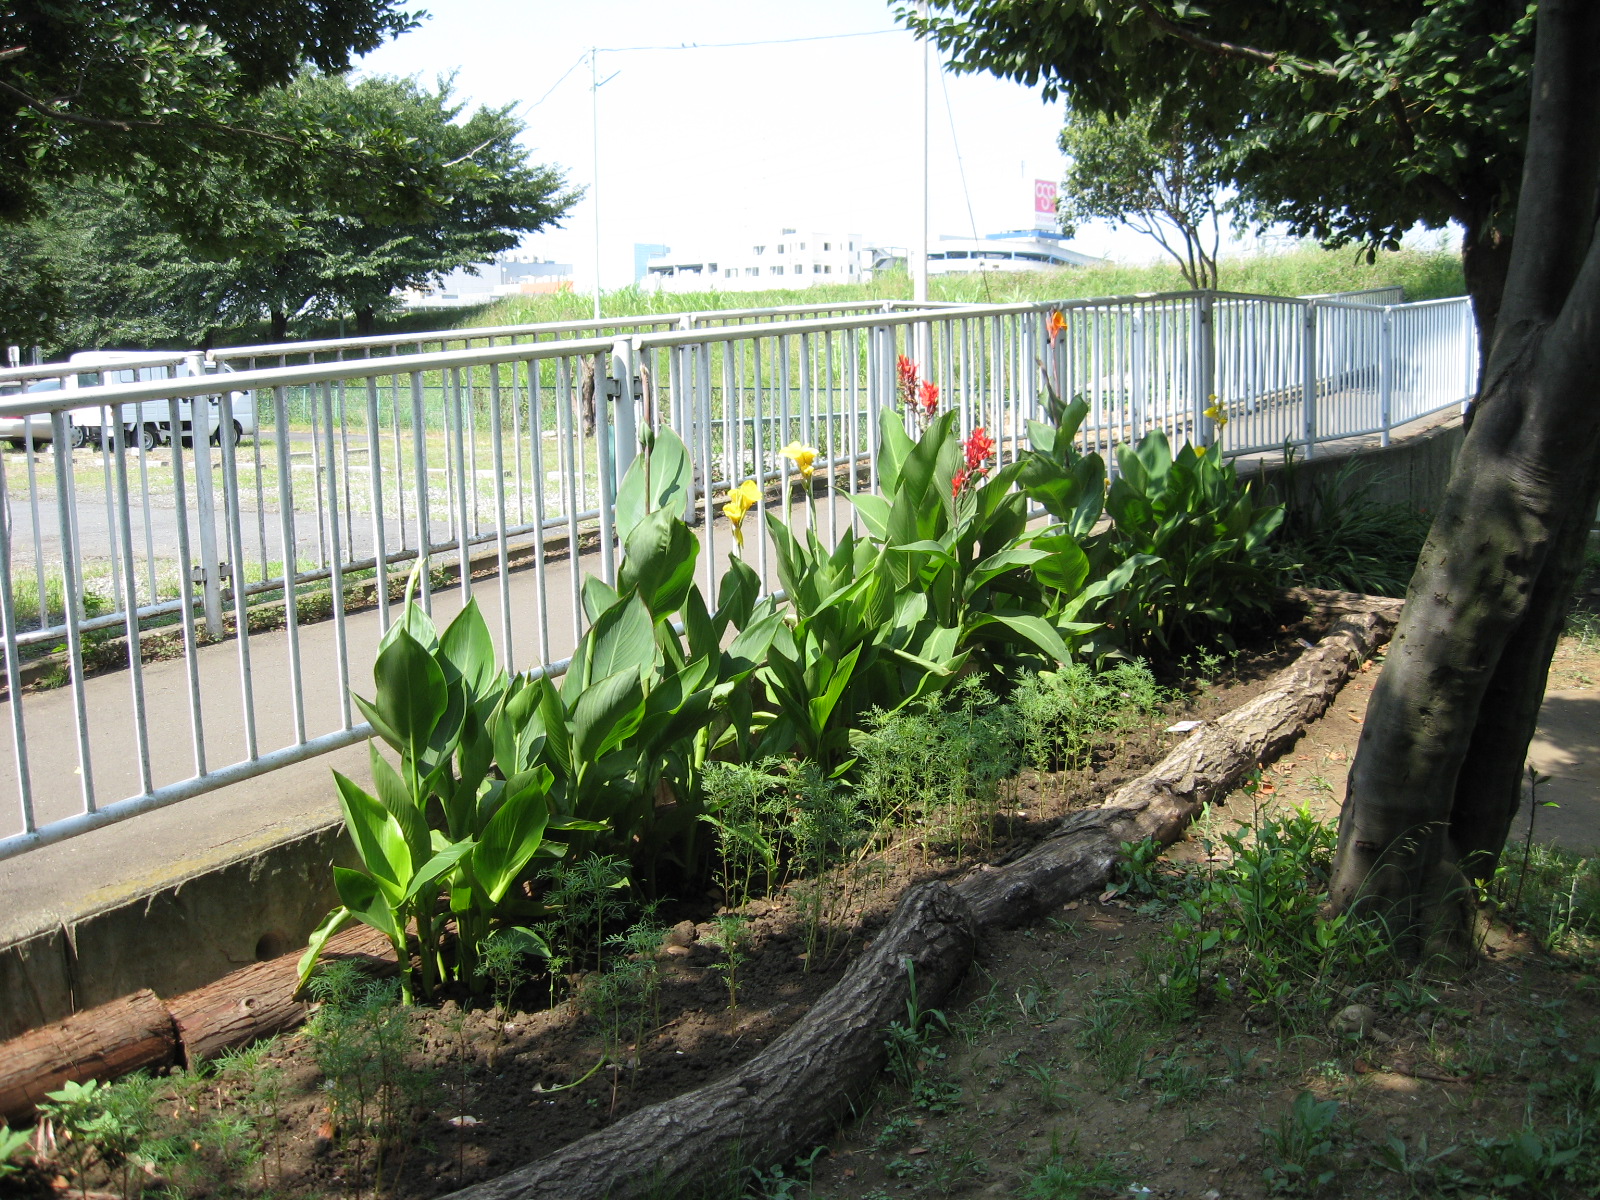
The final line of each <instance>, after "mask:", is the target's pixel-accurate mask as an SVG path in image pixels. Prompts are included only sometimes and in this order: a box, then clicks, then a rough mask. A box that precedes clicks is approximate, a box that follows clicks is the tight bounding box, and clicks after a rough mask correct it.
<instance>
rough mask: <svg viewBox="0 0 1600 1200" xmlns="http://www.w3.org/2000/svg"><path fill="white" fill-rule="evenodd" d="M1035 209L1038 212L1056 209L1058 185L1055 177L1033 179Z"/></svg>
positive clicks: (1049, 211) (1051, 211)
mask: <svg viewBox="0 0 1600 1200" xmlns="http://www.w3.org/2000/svg"><path fill="white" fill-rule="evenodd" d="M1033 211H1034V212H1036V213H1054V212H1055V211H1056V185H1055V181H1054V180H1053V179H1035V180H1034V181H1033Z"/></svg>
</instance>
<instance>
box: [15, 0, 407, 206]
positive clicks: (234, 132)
mask: <svg viewBox="0 0 1600 1200" xmlns="http://www.w3.org/2000/svg"><path fill="white" fill-rule="evenodd" d="M398 2H399V0H259V2H258V0H8V2H7V3H5V4H3V5H0V220H16V219H18V218H20V217H23V216H26V215H28V214H30V213H34V212H37V211H39V209H40V206H41V203H42V192H41V188H42V187H44V186H45V185H48V184H50V183H52V182H57V181H60V180H64V179H69V178H72V177H73V176H76V175H95V176H102V177H106V176H110V177H128V176H130V175H138V174H146V173H149V172H151V171H152V170H154V171H163V170H164V171H173V172H177V171H181V170H182V169H183V168H184V167H185V166H186V165H192V163H193V162H194V159H195V157H196V155H197V154H203V153H208V152H226V153H229V154H231V155H234V156H241V155H245V154H275V155H277V156H278V158H279V159H280V162H279V168H280V171H282V172H284V174H285V175H287V174H288V169H289V167H290V165H291V164H292V163H293V162H294V161H296V159H297V158H299V157H300V156H301V154H302V152H303V151H306V150H308V149H315V146H316V143H317V138H316V131H315V130H314V129H305V128H295V127H292V126H290V127H285V126H284V125H283V124H281V123H274V122H272V121H270V120H268V119H266V114H264V113H263V112H262V111H261V110H260V109H259V108H258V107H257V106H256V105H255V104H254V103H253V102H252V97H253V96H255V95H256V94H258V93H259V92H261V91H262V90H263V89H264V88H267V87H269V86H272V85H275V84H282V83H285V82H287V81H288V80H289V79H291V78H292V77H293V76H294V74H295V72H296V71H298V70H299V69H300V67H301V65H302V64H303V63H307V62H309V63H311V64H313V65H315V66H317V67H319V68H321V69H322V70H325V71H340V70H343V69H345V68H346V67H348V66H349V64H350V59H351V55H352V54H360V53H364V52H365V51H368V50H371V49H373V48H374V47H376V46H377V45H379V44H380V43H381V42H382V41H383V40H384V39H385V38H387V37H390V36H393V35H394V34H397V33H399V32H401V31H403V30H405V29H408V28H410V27H411V26H412V24H413V23H414V22H413V19H412V18H411V17H410V16H408V15H407V14H405V13H404V12H401V11H400V10H399V9H398V8H397V4H398ZM171 194H174V195H177V194H181V193H178V192H174V193H171ZM159 196H160V193H158V198H159Z"/></svg>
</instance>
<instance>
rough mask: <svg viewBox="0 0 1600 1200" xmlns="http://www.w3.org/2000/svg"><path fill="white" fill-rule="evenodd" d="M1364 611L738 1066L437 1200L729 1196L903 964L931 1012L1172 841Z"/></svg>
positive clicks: (1277, 726)
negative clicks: (973, 967)
mask: <svg viewBox="0 0 1600 1200" xmlns="http://www.w3.org/2000/svg"><path fill="white" fill-rule="evenodd" d="M1362 608H1363V611H1359V612H1357V613H1355V614H1354V615H1351V616H1348V617H1345V618H1343V619H1341V620H1340V621H1338V622H1337V623H1336V624H1335V625H1334V627H1333V628H1332V629H1331V630H1330V631H1329V633H1328V634H1327V636H1325V637H1324V638H1323V639H1322V640H1321V641H1320V642H1318V643H1317V645H1316V646H1314V647H1312V648H1311V649H1309V650H1307V651H1306V652H1305V653H1304V654H1302V655H1301V656H1300V657H1299V658H1298V659H1296V660H1295V662H1294V663H1293V664H1291V665H1290V666H1289V667H1286V668H1285V669H1284V670H1283V671H1280V672H1279V673H1278V674H1277V675H1276V676H1275V677H1274V678H1273V680H1272V682H1271V683H1270V684H1269V685H1268V687H1267V688H1266V689H1265V690H1264V691H1263V692H1262V693H1261V694H1260V695H1258V696H1256V697H1255V698H1254V699H1253V700H1250V701H1248V702H1246V703H1245V704H1243V705H1241V706H1240V707H1239V708H1237V709H1235V710H1234V711H1233V712H1231V713H1228V714H1227V715H1226V716H1224V717H1222V718H1220V719H1219V720H1216V721H1209V722H1205V723H1203V724H1202V725H1201V726H1199V727H1198V728H1197V729H1195V730H1194V731H1193V732H1192V733H1191V734H1190V735H1189V736H1188V737H1187V738H1186V739H1185V740H1184V742H1183V743H1182V744H1181V745H1179V746H1178V747H1177V748H1176V749H1174V750H1173V751H1172V753H1170V754H1168V755H1167V757H1166V758H1164V759H1163V760H1162V761H1161V762H1160V763H1159V764H1157V765H1156V766H1155V767H1154V768H1152V769H1151V770H1149V771H1147V772H1145V773H1144V774H1143V775H1141V776H1140V777H1139V778H1137V779H1135V780H1133V781H1132V782H1130V783H1128V784H1126V785H1124V786H1123V787H1122V788H1120V789H1119V790H1118V791H1116V792H1115V793H1114V794H1113V795H1112V796H1111V797H1110V798H1109V799H1108V800H1107V801H1106V802H1105V803H1104V804H1103V805H1100V806H1099V807H1096V808H1092V809H1087V810H1084V811H1082V812H1078V813H1073V814H1070V815H1069V816H1067V817H1066V818H1064V819H1063V820H1062V821H1061V822H1060V823H1059V824H1058V825H1057V826H1056V828H1055V829H1053V830H1052V831H1051V832H1050V834H1049V835H1048V836H1047V837H1046V839H1045V840H1044V841H1043V842H1041V843H1039V844H1038V845H1036V846H1034V847H1033V848H1031V849H1029V850H1028V851H1026V852H1024V853H1022V854H1019V855H1018V856H1017V857H1016V858H1015V859H1013V860H1011V861H1009V862H1003V863H1000V864H997V865H993V866H985V867H979V868H977V869H975V870H974V871H972V872H971V873H969V874H968V875H967V876H965V877H964V878H962V879H961V880H960V881H959V882H957V883H956V884H954V885H952V886H948V887H945V886H943V885H923V886H922V887H919V888H915V889H913V890H912V891H910V892H908V893H907V895H906V897H905V898H904V900H902V901H901V904H900V907H899V908H898V909H897V910H896V911H895V915H894V918H893V920H892V921H891V923H890V925H889V927H888V928H887V929H886V930H884V932H883V934H881V935H880V936H879V938H878V939H877V941H876V942H874V943H873V945H872V947H871V949H870V951H869V952H868V953H867V954H865V955H863V957H862V958H861V959H860V960H858V961H857V963H856V964H855V965H854V966H853V967H852V968H851V969H850V971H849V972H848V973H847V974H846V975H845V977H844V979H842V980H840V982H839V983H838V984H836V985H835V986H834V987H833V989H832V990H830V991H829V992H828V993H827V994H826V995H825V996H823V998H822V999H821V1000H819V1001H818V1002H817V1003H816V1005H814V1006H813V1007H812V1009H811V1011H810V1013H808V1014H807V1015H806V1017H804V1018H803V1019H802V1020H801V1021H800V1022H799V1023H798V1024H796V1025H795V1026H794V1027H793V1028H791V1029H790V1030H789V1031H788V1032H787V1033H786V1034H784V1035H783V1037H781V1038H780V1039H779V1040H778V1041H776V1042H774V1043H773V1044H772V1046H771V1047H769V1048H768V1049H767V1050H766V1051H764V1052H763V1053H762V1054H760V1055H757V1056H756V1057H755V1058H754V1059H752V1060H751V1061H750V1062H749V1063H747V1064H746V1065H745V1066H743V1067H741V1068H739V1069H738V1070H736V1071H734V1072H732V1073H730V1074H729V1075H728V1076H727V1077H726V1078H724V1079H722V1080H719V1081H718V1082H715V1083H712V1084H708V1085H707V1086H705V1087H703V1088H699V1089H696V1090H695V1091H692V1092H686V1093H684V1094H683V1095H681V1096H678V1097H676V1098H674V1099H672V1100H668V1101H664V1102H662V1103H660V1104H655V1105H652V1106H650V1107H649V1108H645V1109H640V1110H639V1111H638V1112H635V1113H632V1114H630V1115H628V1116H627V1117H624V1118H623V1119H622V1120H620V1121H618V1122H617V1123H616V1124H614V1125H611V1126H609V1127H608V1128H606V1129H602V1130H600V1131H598V1132H596V1133H592V1134H590V1135H589V1136H588V1137H584V1138H580V1139H579V1140H578V1141H576V1142H573V1143H571V1144H569V1145H567V1146H565V1147H563V1148H562V1149H560V1150H558V1151H556V1152H555V1153H554V1154H552V1155H548V1156H547V1157H545V1158H542V1159H539V1160H537V1161H536V1162H533V1163H530V1164H529V1165H527V1166H525V1167H521V1168H519V1169H518V1170H515V1171H512V1172H510V1173H509V1174H507V1175H502V1176H500V1177H499V1178H497V1179H492V1180H489V1181H487V1182H484V1183H480V1184H475V1185H473V1186H471V1187H467V1188H464V1189H462V1190H460V1191H457V1192H453V1193H451V1195H450V1196H449V1197H448V1198H447V1200H557V1198H559V1200H632V1198H634V1197H646V1196H675V1195H683V1194H689V1193H695V1192H700V1191H702V1190H704V1189H705V1188H707V1187H708V1186H711V1185H714V1184H717V1183H719V1182H723V1181H725V1180H726V1179H727V1175H728V1172H729V1171H730V1170H737V1169H739V1168H740V1167H741V1166H747V1165H749V1164H756V1165H762V1166H766V1165H771V1164H774V1163H783V1162H787V1161H788V1160H790V1159H792V1158H793V1157H794V1156H795V1155H797V1154H800V1153H802V1152H804V1151H805V1150H807V1149H809V1148H810V1147H812V1146H815V1145H816V1144H817V1143H818V1142H819V1141H820V1140H822V1138H823V1137H825V1136H826V1135H827V1134H828V1133H830V1132H831V1131H832V1129H833V1128H834V1125H833V1124H832V1122H834V1121H836V1120H837V1118H838V1116H839V1115H840V1114H842V1113H843V1112H844V1111H845V1108H846V1105H847V1104H848V1101H849V1099H850V1098H853V1097H854V1096H855V1095H857V1094H859V1092H860V1091H861V1090H862V1089H864V1088H865V1087H866V1086H867V1084H868V1083H870V1081H871V1078H872V1074H873V1073H875V1072H876V1071H877V1070H878V1069H879V1067H880V1066H881V1064H882V1062H883V1059H884V1057H885V1051H884V1049H883V1038H884V1030H885V1029H886V1027H887V1026H888V1024H889V1022H890V1021H891V1020H893V1019H894V1018H895V1017H896V1016H898V1015H899V1013H900V1012H901V1011H903V1005H904V1002H905V999H906V996H907V994H908V991H907V987H906V983H907V979H906V973H905V972H904V971H903V970H897V969H896V968H897V965H898V964H899V962H900V961H901V960H902V959H903V958H904V957H905V956H906V955H907V954H911V955H912V956H913V957H914V959H915V962H916V983H917V992H918V1001H919V1003H920V1004H921V1005H922V1006H923V1007H925V1008H927V1007H932V1006H934V1005H937V1004H938V1003H940V1001H941V1000H943V998H944V997H945V996H946V995H947V994H948V993H949V991H950V990H951V989H953V988H954V987H955V985H956V983H957V982H958V981H959V980H960V978H961V975H962V974H963V973H964V972H965V970H966V966H967V963H968V961H969V960H970V958H971V955H972V943H971V939H972V936H973V935H972V934H971V933H970V932H969V931H971V930H974V929H975V930H976V931H977V932H978V933H980V934H981V933H982V931H984V930H985V929H999V928H1004V927H1007V926H1011V925H1017V924H1020V923H1022V922H1024V921H1027V920H1030V919H1032V918H1034V917H1037V916H1040V915H1042V914H1044V913H1047V912H1050V911H1052V910H1053V909H1055V908H1056V907H1058V906H1059V905H1061V904H1063V903H1065V902H1066V901H1068V900H1071V899H1073V898H1074V897H1076V896H1080V895H1083V894H1084V893H1086V892H1091V891H1097V890H1099V889H1101V888H1103V887H1104V886H1105V884H1106V882H1107V880H1108V879H1109V878H1110V876H1111V872H1112V871H1113V870H1114V869H1115V867H1116V864H1117V862H1118V860H1119V859H1120V858H1121V857H1122V845H1123V843H1125V842H1135V841H1140V840H1143V839H1144V838H1146V837H1150V838H1155V839H1156V840H1157V841H1159V842H1162V843H1163V844H1165V843H1170V842H1172V841H1174V840H1175V839H1176V838H1177V837H1178V835H1179V834H1180V833H1181V832H1182V831H1183V829H1184V828H1185V827H1186V826H1187V825H1188V823H1189V821H1190V820H1192V819H1193V817H1194V816H1195V815H1196V814H1197V813H1198V812H1199V811H1200V808H1201V806H1202V805H1204V804H1206V803H1209V802H1211V801H1213V800H1216V799H1218V798H1220V797H1221V796H1223V795H1225V794H1226V793H1227V792H1228V790H1229V789H1231V788H1232V787H1233V786H1234V785H1235V784H1237V783H1238V782H1239V780H1240V779H1242V778H1243V777H1244V775H1245V773H1246V772H1248V771H1249V770H1250V769H1251V768H1252V767H1254V766H1255V765H1256V764H1257V763H1259V762H1261V761H1263V760H1265V759H1268V758H1271V757H1273V756H1274V755H1276V754H1277V753H1279V752H1281V751H1282V750H1283V749H1284V748H1285V747H1287V746H1288V745H1289V744H1291V743H1292V742H1293V741H1294V739H1295V738H1297V737H1298V736H1299V735H1300V733H1301V732H1302V731H1303V730H1304V729H1305V725H1306V722H1307V721H1310V720H1311V719H1313V718H1314V717H1317V716H1320V715H1321V714H1322V713H1323V712H1324V711H1325V710H1326V709H1327V707H1328V705H1329V704H1331V703H1332V701H1333V698H1334V697H1335V696H1336V695H1338V692H1339V688H1340V687H1341V686H1342V685H1343V684H1344V682H1345V680H1347V679H1348V678H1349V677H1350V674H1351V672H1353V671H1354V670H1356V669H1357V668H1358V667H1359V665H1360V663H1361V661H1362V660H1363V659H1364V658H1366V657H1367V656H1368V655H1370V654H1371V653H1372V651H1373V650H1375V649H1376V648H1377V647H1378V645H1380V644H1381V643H1382V641H1383V639H1384V638H1385V637H1386V636H1387V635H1388V633H1389V632H1390V630H1391V629H1392V628H1393V623H1394V619H1395V618H1394V617H1392V616H1390V615H1389V610H1388V609H1387V607H1386V606H1376V605H1369V606H1362ZM958 930H959V931H960V933H959V934H958V932H957V931H958ZM757 1147H758V1148H759V1149H758V1150H756V1149H753V1148H757Z"/></svg>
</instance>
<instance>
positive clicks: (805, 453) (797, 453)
mask: <svg viewBox="0 0 1600 1200" xmlns="http://www.w3.org/2000/svg"><path fill="white" fill-rule="evenodd" d="M778 453H779V454H781V455H783V457H785V458H787V459H792V460H793V461H794V465H795V466H796V467H797V468H798V469H799V471H800V478H801V479H810V478H811V472H812V471H814V470H815V469H816V468H815V467H813V466H812V464H813V463H814V462H816V461H817V448H816V447H815V446H802V445H801V444H800V443H799V442H790V443H789V444H788V445H787V446H785V447H784V448H783V449H782V450H779V451H778Z"/></svg>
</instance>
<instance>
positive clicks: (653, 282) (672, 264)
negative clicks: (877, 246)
mask: <svg viewBox="0 0 1600 1200" xmlns="http://www.w3.org/2000/svg"><path fill="white" fill-rule="evenodd" d="M872 260H873V251H872V250H871V249H870V248H869V247H868V246H867V244H866V242H864V241H863V240H862V238H861V235H860V234H858V233H838V232H833V233H830V232H826V231H807V232H802V231H800V230H797V229H780V230H779V231H777V232H776V233H773V234H769V235H766V236H756V237H753V238H750V237H747V238H740V239H737V240H734V239H729V240H728V241H726V242H722V243H720V244H717V245H713V246H704V247H701V248H700V249H699V250H698V251H696V252H695V253H692V254H673V253H671V252H669V253H667V254H666V255H663V256H660V257H657V258H654V259H651V260H650V261H649V263H648V265H647V266H646V267H645V271H644V275H643V277H642V278H641V279H640V280H639V286H640V287H642V288H645V289H646V290H649V291H658V292H709V291H719V292H754V291H765V290H767V289H769V288H803V287H810V286H811V285H812V284H815V283H860V282H861V281H862V280H865V279H870V278H871V277H872Z"/></svg>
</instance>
